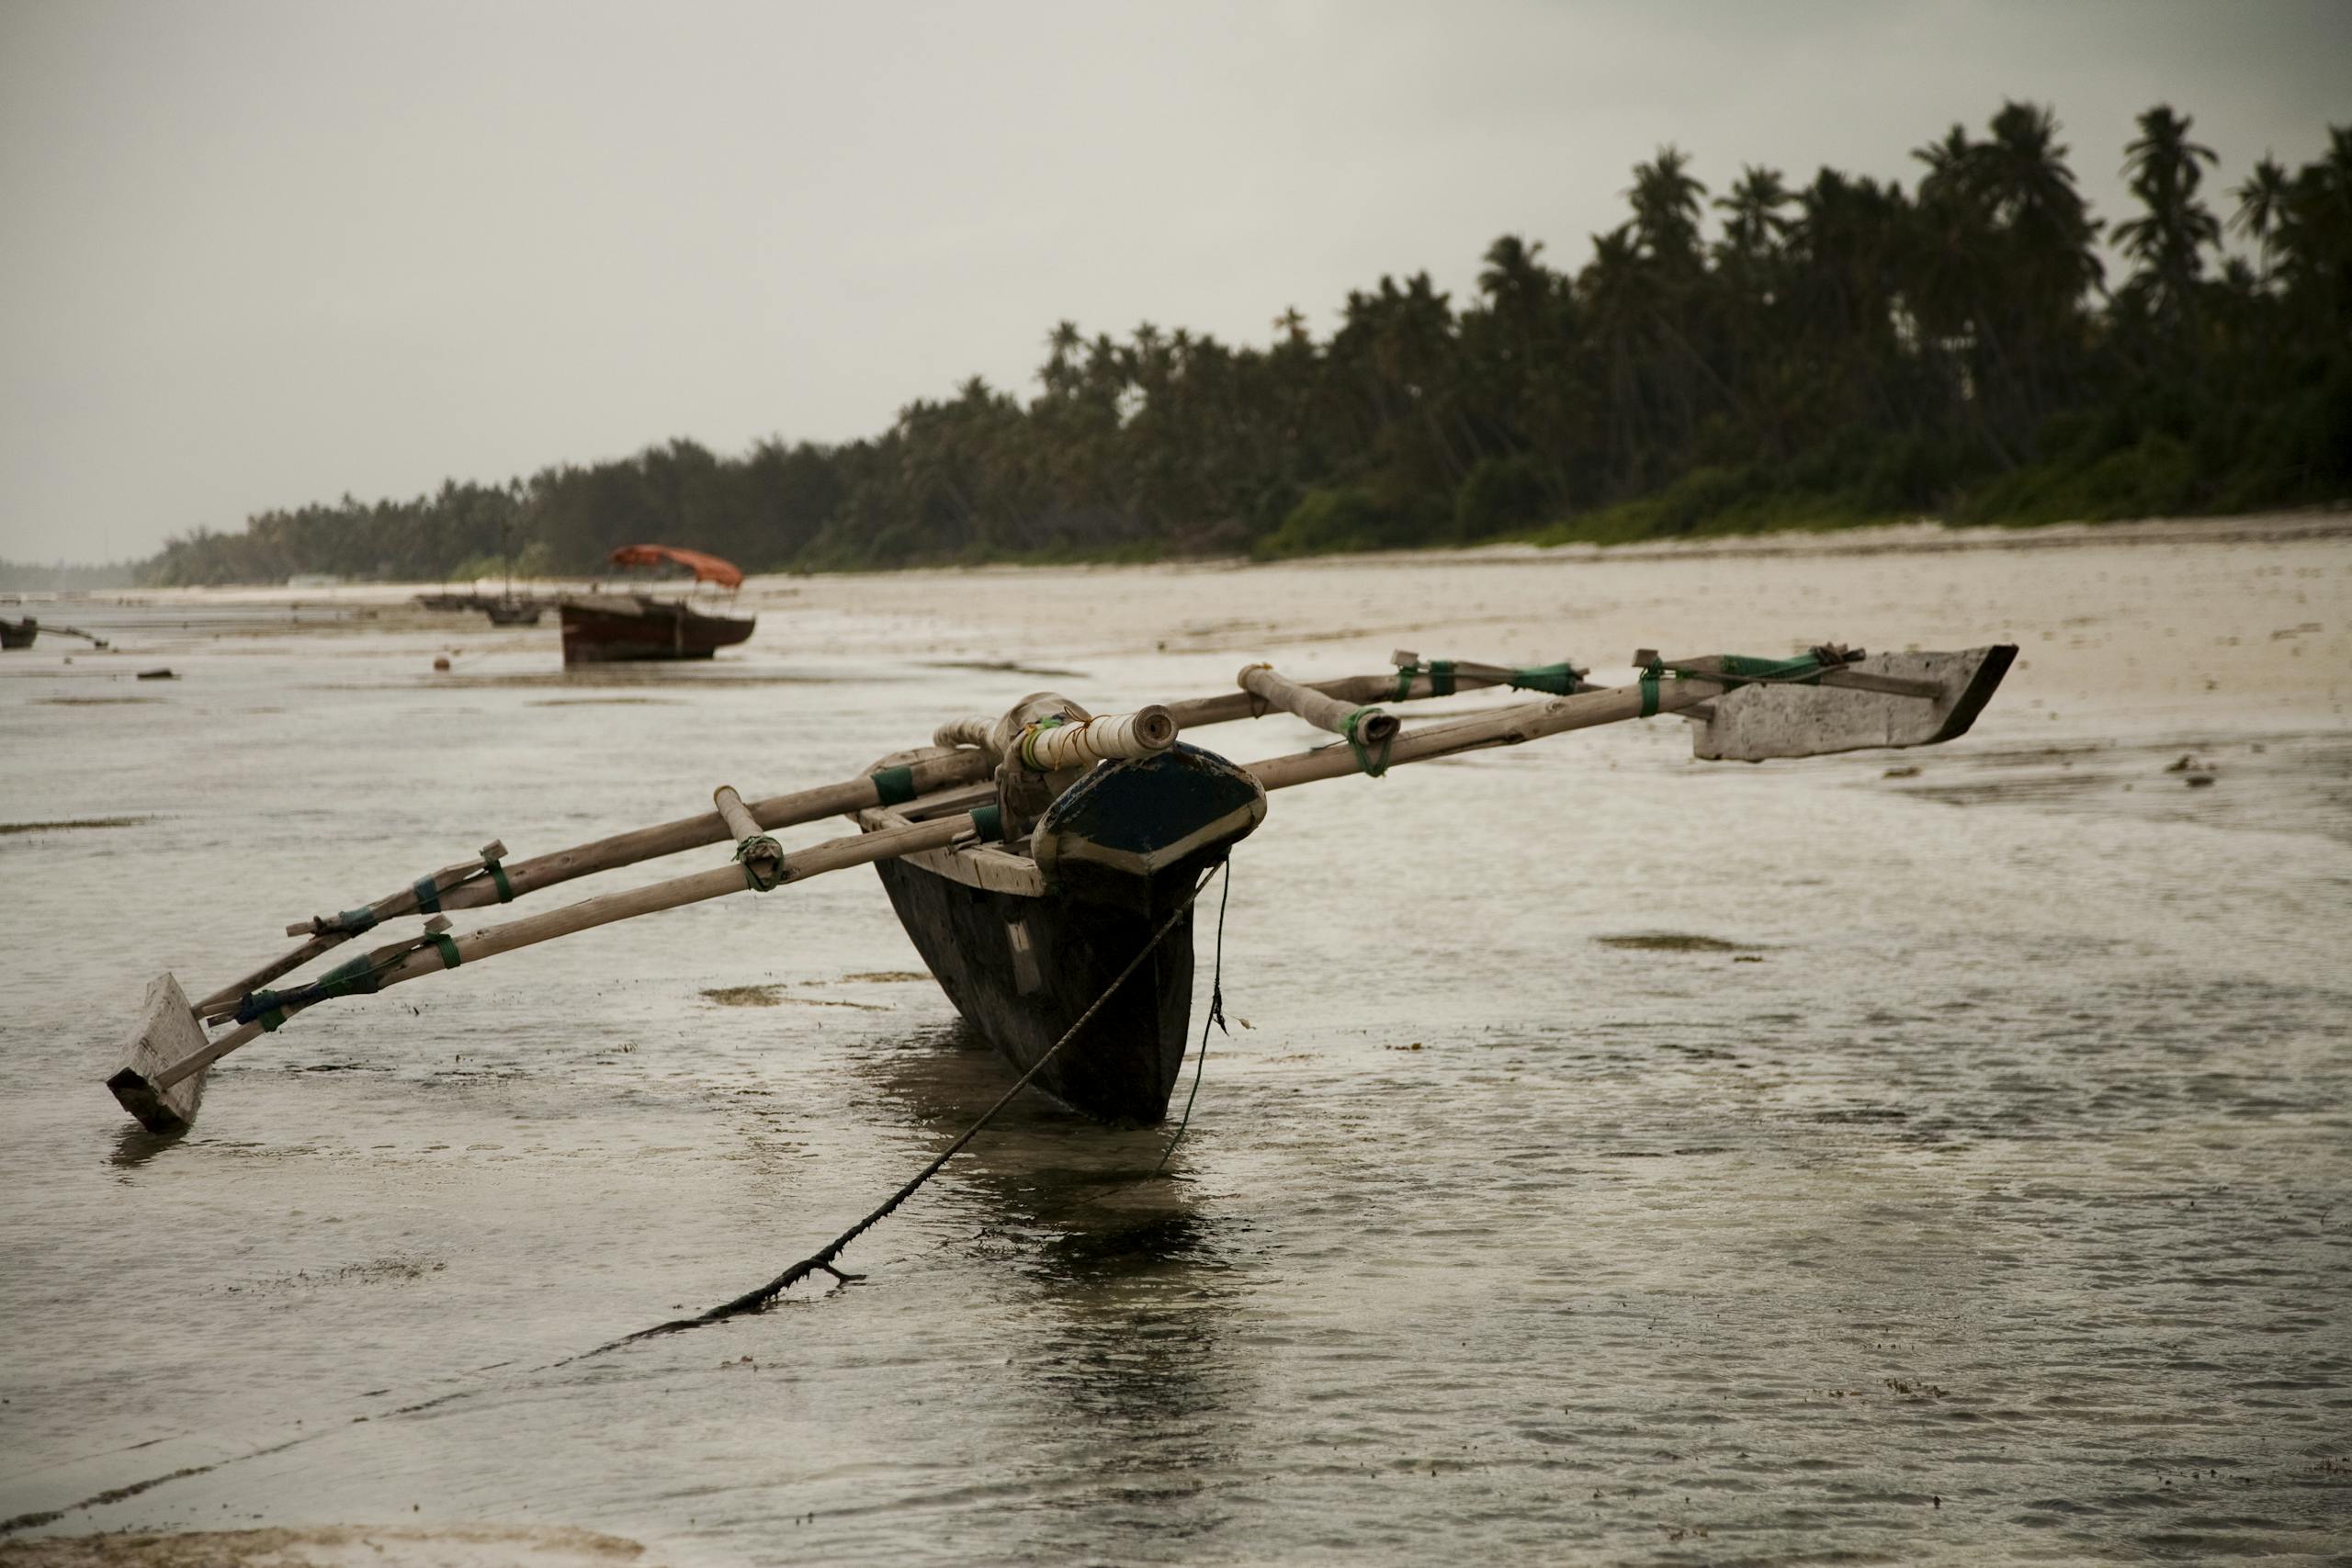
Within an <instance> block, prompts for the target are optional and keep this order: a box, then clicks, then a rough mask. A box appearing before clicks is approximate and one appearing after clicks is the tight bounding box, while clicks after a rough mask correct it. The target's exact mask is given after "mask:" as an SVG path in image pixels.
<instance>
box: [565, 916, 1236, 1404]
mask: <svg viewBox="0 0 2352 1568" xmlns="http://www.w3.org/2000/svg"><path fill="white" fill-rule="evenodd" d="M1212 874H1213V873H1212ZM1209 875H1210V874H1204V875H1203V876H1202V877H1201V880H1200V881H1199V882H1198V883H1197V884H1195V885H1194V886H1193V890H1192V891H1191V892H1190V893H1187V894H1186V895H1184V900H1183V902H1182V903H1181V904H1179V905H1177V906H1176V908H1174V909H1173V910H1171V911H1170V913H1169V916H1168V918H1167V919H1164V920H1162V921H1161V922H1160V923H1159V930H1158V931H1154V932H1152V933H1151V940H1150V941H1149V942H1146V943H1144V945H1143V950H1142V951H1141V952H1139V953H1136V955H1135V956H1134V957H1133V958H1131V959H1129V960H1128V961H1127V966H1126V967H1125V969H1122V970H1120V971H1119V974H1118V977H1117V978H1116V979H1114V980H1113V981H1112V982H1111V983H1110V985H1109V986H1107V987H1104V988H1103V994H1102V995H1101V996H1099V997H1097V998H1094V1001H1093V1003H1092V1005H1091V1006H1090V1007H1088V1008H1087V1010H1085V1011H1084V1012H1082V1013H1080V1014H1079V1017H1078V1021H1077V1022H1076V1023H1073V1024H1071V1025H1070V1026H1069V1029H1068V1030H1067V1031H1065V1032H1064V1033H1063V1034H1062V1037H1061V1038H1060V1039H1059V1040H1057V1041H1055V1042H1054V1043H1053V1044H1052V1045H1051V1046H1049V1047H1047V1049H1046V1054H1045V1055H1042V1056H1040V1057H1038V1058H1037V1059H1036V1061H1035V1062H1033V1063H1031V1064H1030V1066H1029V1070H1028V1071H1027V1072H1024V1073H1023V1074H1022V1075H1021V1076H1020V1077H1018V1078H1016V1079H1014V1080H1013V1084H1012V1088H1011V1089H1006V1090H1005V1091H1004V1093H1003V1094H1002V1095H1001V1096H1000V1097H999V1098H998V1100H997V1102H996V1103H995V1104H994V1105H991V1106H989V1108H988V1109H987V1110H986V1111H982V1112H980V1118H979V1120H978V1121H977V1122H973V1123H972V1124H971V1125H970V1126H968V1127H967V1128H965V1129H964V1131H963V1133H962V1134H960V1135H959V1136H958V1137H957V1138H956V1141H955V1142H954V1143H952V1144H950V1145H947V1146H946V1147H945V1148H944V1149H942V1150H941V1151H940V1152H939V1154H938V1155H937V1156H936V1157H934V1158H933V1160H932V1162H931V1163H930V1164H929V1165H927V1166H924V1167H923V1168H922V1170H920V1171H918V1172H916V1173H915V1177H914V1179H912V1180H911V1181H909V1182H908V1183H907V1184H906V1185H905V1186H903V1187H901V1188H899V1190H897V1191H896V1192H893V1193H891V1194H890V1196H889V1197H888V1198H887V1199H885V1200H883V1201H882V1204H881V1206H880V1207H879V1208H877V1209H876V1210H875V1211H874V1212H873V1213H870V1214H868V1215H866V1216H865V1218H864V1219H862V1220H860V1221H858V1222H857V1224H854V1225H852V1226H850V1227H849V1229H847V1230H845V1231H843V1232H842V1234H841V1235H837V1236H835V1237H834V1238H833V1239H832V1240H831V1241H830V1242H827V1243H826V1244H825V1245H824V1246H823V1247H820V1248H819V1249H818V1250H817V1251H815V1252H812V1253H810V1254H809V1256H808V1257H806V1258H802V1259H801V1260H800V1261H799V1262H797V1263H796V1264H794V1265H793V1266H792V1267H791V1268H789V1269H786V1270H785V1271H784V1272H783V1273H781V1274H778V1275H777V1276H776V1277H775V1279H773V1280H769V1281H768V1282H767V1283H766V1284H764V1285H762V1286H760V1287H759V1288H757V1289H756V1290H751V1291H746V1292H743V1293H742V1294H741V1295H740V1296H737V1297H736V1298H735V1299H734V1300H733V1301H730V1302H722V1303H719V1304H718V1305H717V1306H715V1307H712V1308H711V1309H710V1310H709V1311H707V1312H705V1313H699V1314H695V1316H693V1317H677V1318H672V1319H671V1320H670V1321H669V1322H667V1323H657V1324H655V1325H653V1326H652V1327H650V1328H640V1329H639V1330H638V1331H637V1332H636V1333H635V1334H629V1335H624V1336H622V1337H620V1338H618V1339H616V1340H614V1341H613V1342H612V1343H610V1344H608V1345H599V1346H598V1347H596V1348H594V1350H590V1351H587V1352H586V1353H585V1354H584V1355H582V1356H577V1357H573V1358H571V1359H574V1360H584V1359H587V1357H589V1356H601V1355H603V1354H604V1353H605V1351H607V1350H616V1349H618V1348H620V1347H622V1346H624V1345H633V1344H635V1343H636V1342H637V1341H639V1340H640V1339H652V1338H656V1337H660V1336H662V1335H664V1334H681V1333H684V1331H685V1330H687V1329H689V1328H701V1327H704V1326H706V1325H709V1324H713V1323H723V1322H725V1321H726V1320H727V1319H729V1318H730V1317H741V1315H743V1314H745V1313H752V1312H757V1311H759V1310H760V1309H761V1308H762V1307H764V1306H766V1305H767V1304H768V1303H770V1302H772V1301H774V1300H775V1298H776V1297H778V1296H780V1295H782V1294H783V1293H784V1292H786V1291H788V1290H790V1289H791V1288H792V1287H793V1286H795V1285H797V1284H798V1283H799V1282H800V1281H801V1280H805V1279H807V1278H809V1275H811V1274H814V1273H816V1272H817V1271H818V1270H819V1269H822V1270H824V1271H825V1272H826V1273H828V1274H831V1276H832V1277H833V1278H834V1279H836V1280H842V1282H843V1283H847V1282H848V1281H850V1280H857V1279H862V1278H864V1276H863V1275H858V1274H849V1273H844V1272H843V1271H842V1270H841V1269H836V1268H834V1267H833V1259H835V1258H839V1257H840V1256H841V1255H842V1251H843V1250H844V1249H846V1248H847V1247H848V1246H849V1244H850V1243H851V1242H854V1241H855V1240H856V1239H857V1238H858V1237H859V1236H861V1235H865V1233H866V1232H867V1231H869V1230H872V1229H873V1228H874V1227H875V1226H876V1225H877V1224H881V1223H882V1222H883V1221H884V1220H886V1219H888V1217H889V1216H890V1215H891V1213H893V1212H895V1211H896V1210H897V1209H898V1207H899V1204H901V1203H903V1202H905V1201H907V1200H908V1199H910V1198H911V1197H913V1196H914V1194H915V1191H916V1190H917V1189H918V1188H920V1187H922V1184H923V1183H924V1182H926V1181H929V1180H930V1179H932V1178H933V1177H934V1176H936V1175H938V1174H939V1172H940V1170H941V1168H944V1166H945V1165H946V1164H947V1162H948V1161H949V1160H951V1159H954V1158H955V1157H956V1155H958V1154H959V1153H961V1152H962V1151H963V1148H964V1145H967V1144H968V1143H970V1142H971V1141H972V1140H973V1139H974V1138H976V1137H978V1136H979V1134H980V1131H981V1129H983V1128H985V1127H986V1126H987V1125H988V1124H989V1122H993V1121H995V1120H996V1117H997V1112H999V1111H1002V1110H1003V1109H1004V1108H1005V1107H1006V1106H1008V1105H1010V1104H1012V1100H1013V1097H1014V1096H1015V1095H1017V1094H1019V1093H1020V1092H1021V1091H1022V1090H1023V1089H1026V1088H1028V1087H1029V1080H1030V1079H1031V1078H1034V1077H1036V1076H1037V1075H1038V1074H1039V1073H1040V1072H1042V1071H1044V1070H1045V1066H1046V1063H1048V1062H1050V1061H1052V1060H1053V1059H1054V1057H1055V1056H1056V1055H1059V1054H1060V1052H1061V1048H1062V1047H1063V1046H1065V1045H1067V1044H1069V1043H1070V1042H1071V1041H1072V1040H1073V1039H1075V1038H1077V1036H1078V1032H1079V1031H1080V1030H1081V1029H1084V1028H1085V1027H1086V1026H1087V1024H1088V1023H1089V1022H1091V1021H1092V1020H1093V1018H1094V1015H1095V1014H1096V1013H1098V1012H1100V1011H1102V1010H1103V1004H1104V1003H1105V1002H1107V1001H1109V1000H1110V999H1111V998H1113V997H1114V996H1115V995H1117V994H1118V990H1119V987H1121V986H1124V985H1125V984H1126V983H1127V981H1128V979H1129V978H1130V977H1131V976H1133V975H1134V974H1135V972H1136V970H1137V969H1140V968H1141V967H1143V961H1144V960H1145V959H1147V958H1149V957H1150V956H1151V955H1152V954H1153V953H1157V952H1159V944H1160V943H1161V942H1163V941H1165V940H1167V937H1168V933H1169V932H1170V931H1174V930H1175V929H1176V926H1177V922H1179V921H1180V920H1182V919H1183V918H1184V917H1185V916H1186V915H1187V914H1189V913H1190V912H1191V911H1192V908H1193V904H1194V903H1195V902H1196V901H1197V900H1198V899H1199V898H1200V896H1201V894H1202V892H1203V891H1204V890H1205V889H1206V888H1207V886H1208V885H1209ZM1223 919H1224V917H1223V913H1222V910H1220V912H1219V916H1218V921H1219V926H1220V929H1222V925H1223ZM1189 1110H1190V1108H1189V1107H1187V1111H1188V1113H1189ZM557 1364H558V1365H561V1364H562V1363H561V1362H558V1363H557Z"/></svg>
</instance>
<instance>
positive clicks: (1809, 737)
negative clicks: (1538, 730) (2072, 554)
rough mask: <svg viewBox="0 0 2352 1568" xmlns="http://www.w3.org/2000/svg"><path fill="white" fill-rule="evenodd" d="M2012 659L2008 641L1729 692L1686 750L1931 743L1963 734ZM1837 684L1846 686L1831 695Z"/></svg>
mask: <svg viewBox="0 0 2352 1568" xmlns="http://www.w3.org/2000/svg"><path fill="white" fill-rule="evenodd" d="M2016 653H2017V649H2015V648H2014V647H2012V646H2008V645H2001V646H1998V647H1994V648H1973V649H1966V650H1964V651H1962V652H1958V653H1882V654H1876V655H1873V656H1872V657H1871V658H1869V659H1866V660H1862V661H1861V663H1860V664H1858V665H1849V666H1848V667H1847V669H1846V670H1844V671H1836V672H1833V674H1831V675H1829V676H1826V677H1824V684H1823V685H1822V686H1800V685H1792V684H1779V683H1771V684H1762V685H1748V686H1735V687H1733V688H1732V689H1731V690H1729V691H1727V692H1724V694H1722V695H1721V696H1718V697H1717V698H1715V700H1714V703H1713V715H1712V716H1710V717H1708V718H1706V719H1704V720H1702V722H1700V723H1699V724H1698V725H1696V726H1695V727H1693V728H1692V730H1691V753H1692V755H1694V756H1698V757H1702V758H1704V759H1706V760H1708V761H1733V762H1760V761H1767V760H1769V759H1771V758H1777V757H1823V756H1828V755H1831V754H1832V753H1835V752H1839V751H1860V750H1871V749H1875V748H1879V747H1890V746H1932V745H1934V744H1936V743H1937V742H1939V741H1943V740H1950V739H1953V738H1954V737H1955V736H1959V735H1964V734H1966V733H1967V732H1968V728H1969V726H1970V725H1971V724H1973V723H1974V722H1975V719H1976V715H1977V714H1978V713H1979V712H1980V711H1981V710H1982V709H1983V708H1984V706H1985V701H1986V699H1988V698H1989V697H1991V695H1992V694H1993V691H1994V688H1995V687H1997V686H1998V685H1999V684H2000V682H2001V677H2002V676H2003V675H2004V674H2006V673H2007V671H2008V668H2009V662H2010V660H2012V659H2013V658H2014V657H2015V656H2016ZM1838 675H1844V676H1846V677H1847V678H1846V679H1844V680H1837V677H1838ZM1833 680H1837V684H1838V686H1840V687H1844V688H1846V689H1844V690H1837V689H1829V688H1828V682H1830V681H1833ZM1679 683H1680V682H1677V684H1679ZM1923 699H1924V700H1923Z"/></svg>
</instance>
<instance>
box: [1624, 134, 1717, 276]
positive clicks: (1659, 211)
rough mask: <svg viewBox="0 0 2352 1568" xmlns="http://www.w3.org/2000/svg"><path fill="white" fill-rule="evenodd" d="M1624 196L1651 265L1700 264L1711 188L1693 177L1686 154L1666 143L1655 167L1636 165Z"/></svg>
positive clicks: (1636, 237)
mask: <svg viewBox="0 0 2352 1568" xmlns="http://www.w3.org/2000/svg"><path fill="white" fill-rule="evenodd" d="M1625 195H1626V196H1628V197H1631V198H1632V199H1633V203H1634V238H1635V239H1636V240H1637V241H1639V242H1640V244H1641V247H1642V250H1643V252H1644V254H1646V255H1647V256H1648V258H1649V259H1650V260H1652V261H1654V262H1661V263H1664V264H1666V265H1685V264H1693V263H1695V262H1696V261H1697V260H1698V255H1699V219H1700V216H1701V214H1702V213H1703V212H1704V211H1705V210H1706V208H1705V205H1704V203H1705V199H1706V195H1707V187H1706V186H1703V185H1701V184H1700V183H1699V181H1698V179H1697V178H1696V177H1695V176H1694V175H1691V159H1690V156H1689V155H1688V154H1687V153H1685V152H1682V150H1681V149H1679V148H1678V147H1676V146H1675V145H1673V144H1672V143H1671V142H1668V144H1667V145H1666V146H1664V147H1661V148H1659V149H1658V150H1657V158H1655V159H1654V160H1652V161H1651V162H1649V163H1646V164H1634V184H1633V186H1632V188H1631V189H1629V190H1627V191H1626V192H1625Z"/></svg>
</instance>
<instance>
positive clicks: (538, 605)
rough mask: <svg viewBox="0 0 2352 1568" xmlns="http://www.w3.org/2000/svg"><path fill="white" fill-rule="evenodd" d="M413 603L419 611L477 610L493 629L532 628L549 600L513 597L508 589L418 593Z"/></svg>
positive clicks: (545, 609)
mask: <svg viewBox="0 0 2352 1568" xmlns="http://www.w3.org/2000/svg"><path fill="white" fill-rule="evenodd" d="M413 603H414V604H416V606H417V607H418V608H419V609H423V610H480V611H481V613H482V614H483V615H488V616H489V617H490V624H491V625H492V626H537V625H538V624H539V617H540V616H541V615H544V614H546V613H547V607H548V604H549V601H548V600H545V599H534V598H532V597H530V596H529V595H528V594H524V595H522V596H520V597H517V596H516V595H515V593H514V592H512V591H511V590H510V591H509V592H504V593H495V594H493V593H419V594H418V595H416V597H415V599H414V601H413Z"/></svg>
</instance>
